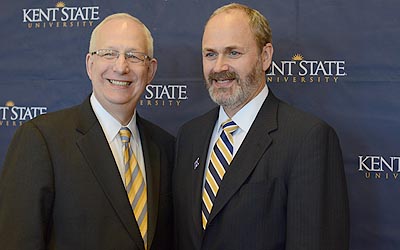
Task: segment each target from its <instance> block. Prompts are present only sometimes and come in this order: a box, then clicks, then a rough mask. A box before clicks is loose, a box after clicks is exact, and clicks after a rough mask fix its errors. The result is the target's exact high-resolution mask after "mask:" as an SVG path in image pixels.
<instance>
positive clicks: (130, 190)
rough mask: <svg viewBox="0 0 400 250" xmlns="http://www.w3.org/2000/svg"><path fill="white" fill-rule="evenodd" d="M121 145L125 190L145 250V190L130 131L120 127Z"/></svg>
mask: <svg viewBox="0 0 400 250" xmlns="http://www.w3.org/2000/svg"><path fill="white" fill-rule="evenodd" d="M119 134H120V136H121V141H122V144H123V156H124V157H123V158H124V159H123V160H124V166H125V189H126V192H127V194H128V198H129V202H130V204H131V206H132V209H133V213H134V215H135V218H136V222H137V224H138V226H139V229H140V233H141V235H142V238H143V241H144V245H145V249H147V223H148V222H147V190H146V183H145V182H144V178H143V175H142V172H141V171H140V168H139V164H138V162H137V159H136V157H135V154H134V153H133V152H132V149H131V146H130V138H131V131H130V130H129V128H127V127H122V128H121V129H120V131H119Z"/></svg>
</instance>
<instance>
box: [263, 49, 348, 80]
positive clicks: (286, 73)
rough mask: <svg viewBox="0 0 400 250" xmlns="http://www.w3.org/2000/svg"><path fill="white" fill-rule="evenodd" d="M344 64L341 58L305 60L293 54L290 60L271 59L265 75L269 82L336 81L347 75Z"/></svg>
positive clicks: (299, 55)
mask: <svg viewBox="0 0 400 250" xmlns="http://www.w3.org/2000/svg"><path fill="white" fill-rule="evenodd" d="M345 64H346V62H345V61H343V60H340V61H338V60H324V61H318V60H305V59H304V57H303V56H302V55H301V54H295V55H293V57H292V60H290V61H280V62H275V61H272V65H271V68H270V70H269V71H268V73H267V74H266V77H267V82H271V83H299V84H303V83H313V84H315V83H337V82H338V81H339V78H340V77H344V76H346V75H347V73H346V72H345Z"/></svg>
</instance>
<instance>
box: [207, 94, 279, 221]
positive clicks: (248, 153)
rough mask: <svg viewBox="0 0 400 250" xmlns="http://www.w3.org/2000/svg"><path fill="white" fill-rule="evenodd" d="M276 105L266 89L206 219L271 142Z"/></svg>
mask: <svg viewBox="0 0 400 250" xmlns="http://www.w3.org/2000/svg"><path fill="white" fill-rule="evenodd" d="M277 109H278V100H277V99H276V98H275V97H274V96H273V94H272V93H271V92H270V93H269V94H268V98H267V99H266V100H265V101H264V104H263V105H262V107H261V109H260V111H259V112H258V115H257V117H256V119H255V120H254V122H253V124H252V126H251V128H250V130H249V132H248V133H247V135H246V138H245V140H244V141H243V143H242V145H241V146H240V149H239V151H238V152H237V153H236V155H235V157H234V159H233V160H232V163H231V165H230V167H229V170H228V171H227V172H226V174H225V176H224V179H223V181H222V183H221V186H220V188H219V191H218V194H217V197H216V199H215V201H214V205H213V208H212V211H211V214H210V217H209V219H208V222H209V223H211V222H212V220H213V219H214V218H215V217H216V216H217V214H218V213H219V212H220V211H221V209H222V208H223V207H224V206H225V204H226V203H227V202H228V201H229V200H230V199H231V197H232V196H233V195H234V194H235V193H236V192H237V191H238V190H239V189H240V187H241V186H242V185H243V183H244V182H245V181H246V179H247V178H248V177H249V175H250V174H251V173H252V171H253V170H254V168H255V167H256V166H257V162H258V161H259V159H260V158H261V157H262V155H263V154H264V153H265V151H266V150H267V149H268V147H269V145H270V144H271V142H272V139H271V137H270V136H269V133H270V132H271V131H273V130H275V129H277Z"/></svg>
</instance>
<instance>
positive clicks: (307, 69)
mask: <svg viewBox="0 0 400 250" xmlns="http://www.w3.org/2000/svg"><path fill="white" fill-rule="evenodd" d="M229 2H230V1H218V0H213V1H211V0H130V1H121V0H115V1H110V0H108V1H106V0H97V1H96V0H87V1H79V0H65V1H55V0H41V1H34V0H19V1H12V0H2V2H1V4H0V27H1V29H0V37H1V39H0V55H1V56H0V163H1V164H2V162H3V161H4V158H5V154H6V151H7V147H8V144H9V142H10V141H11V138H12V135H13V134H14V132H15V130H16V129H17V128H18V127H19V126H20V125H21V124H22V123H24V122H25V121H27V120H30V119H32V118H34V117H36V116H38V115H41V114H45V113H48V112H52V111H56V110H59V109H62V108H66V107H69V106H72V105H76V104H79V103H81V102H82V101H83V99H85V98H86V97H87V96H88V95H89V94H90V92H91V83H90V81H89V79H88V77H87V75H86V70H85V55H86V53H87V52H88V47H89V37H90V33H91V31H92V29H93V28H94V27H95V26H96V25H97V24H98V23H99V22H100V21H101V20H103V19H104V17H106V16H107V15H109V14H112V13H116V12H127V13H130V14H132V15H134V16H136V17H138V18H139V19H140V20H142V21H143V22H144V23H145V24H146V25H147V26H148V27H149V29H150V31H151V32H152V34H153V37H154V39H155V57H156V58H157V59H158V62H159V67H158V72H157V75H156V78H155V80H154V81H153V83H152V85H150V86H148V88H147V89H146V91H145V93H144V94H143V96H142V98H141V100H140V102H139V104H138V112H139V113H140V114H141V116H143V117H145V118H147V119H149V120H151V121H154V122H155V123H158V124H159V125H160V126H162V127H164V128H165V129H166V130H168V131H170V132H171V133H172V134H176V133H177V131H178V128H179V126H180V125H182V124H183V123H184V122H185V121H188V120H189V119H192V118H193V117H195V116H198V115H200V114H202V113H204V112H206V111H207V110H209V109H210V108H211V107H214V104H213V103H212V102H211V101H210V100H209V97H208V94H207V92H206V90H205V88H204V83H203V76H202V65H201V38H202V32H203V27H204V24H205V22H206V20H207V18H208V17H209V15H210V14H211V13H212V12H213V11H214V10H215V9H216V8H218V7H220V6H222V5H224V4H227V3H229ZM239 2H241V3H244V4H247V5H249V6H251V7H253V8H256V9H258V10H259V11H260V12H261V13H263V14H264V15H265V16H266V17H267V19H269V21H270V24H271V27H272V31H273V41H274V42H273V45H274V50H275V52H274V58H273V67H272V70H271V71H270V72H269V73H268V74H267V84H268V86H269V88H270V89H271V90H272V91H273V92H274V93H275V94H276V95H277V96H278V97H280V98H282V99H283V100H285V101H286V102H288V103H290V104H293V105H294V106H297V107H299V108H301V109H303V110H305V111H308V112H310V113H313V114H315V115H317V116H319V117H321V118H322V119H324V120H326V121H327V122H328V123H330V124H331V125H332V126H333V127H334V128H335V129H336V131H337V133H338V135H339V137H340V142H341V146H342V149H343V156H344V162H345V171H346V176H347V182H348V189H349V199H350V209H351V244H350V245H351V247H350V248H351V250H392V249H393V250H395V249H396V250H398V249H400V237H399V235H400V217H399V211H400V189H399V187H400V176H399V173H400V150H399V149H400V147H399V141H400V61H399V59H400V43H399V42H398V41H399V40H400V14H399V10H400V2H399V1H397V0H382V1H375V0H364V1H361V0H353V1H348V0H321V1H312V0H303V1H300V0H297V1H296V0H281V1H276V0H248V1H239ZM0 166H1V165H0ZM0 171H1V167H0Z"/></svg>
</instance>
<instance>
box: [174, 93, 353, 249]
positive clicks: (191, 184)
mask: <svg viewBox="0 0 400 250" xmlns="http://www.w3.org/2000/svg"><path fill="white" fill-rule="evenodd" d="M217 118H218V109H217V108H216V109H213V110H212V111H210V112H208V113H207V114H205V115H203V116H201V117H199V118H196V119H194V120H193V121H190V122H188V123H187V124H185V125H184V126H183V127H182V128H181V130H180V132H179V135H178V140H177V152H176V165H175V169H174V174H173V197H174V213H175V232H176V235H175V238H176V249H177V250H199V249H204V250H234V249H237V250H239V249H240V250H284V249H285V250H345V249H348V237H349V235H348V234H349V218H348V216H349V215H348V199H347V188H346V181H345V175H344V169H343V160H342V155H341V150H340V145H339V141H338V138H337V136H336V134H335V132H334V130H333V129H332V128H331V127H329V126H328V125H327V124H326V123H324V122H323V121H321V120H319V119H317V118H315V117H313V116H311V115H308V114H305V113H303V112H301V111H299V110H297V109H295V108H293V107H291V106H289V105H287V104H285V103H283V102H282V101H280V100H278V99H277V98H276V97H274V95H273V94H272V92H270V93H269V94H268V97H267V99H266V101H265V102H264V104H263V106H262V108H261V110H260V111H259V113H258V115H257V117H256V119H255V121H254V123H253V125H252V126H251V129H250V130H249V131H248V134H247V136H246V138H245V140H244V141H243V143H242V145H241V147H240V149H239V150H238V152H237V153H236V155H235V157H234V159H233V161H232V162H231V165H230V167H229V169H228V171H227V172H226V174H225V176H224V179H223V181H222V183H221V185H220V189H219V192H218V194H217V197H216V199H215V202H214V206H213V208H212V211H211V215H210V217H209V220H208V221H209V224H208V226H207V228H206V230H205V231H203V229H202V226H201V199H202V198H201V197H202V183H203V175H204V169H205V166H206V164H208V163H206V162H205V161H206V158H207V150H208V146H209V141H210V138H211V133H212V130H213V127H214V124H215V122H216V120H217ZM196 161H198V163H199V164H198V167H197V168H196V167H195V165H197V164H195V162H196Z"/></svg>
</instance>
